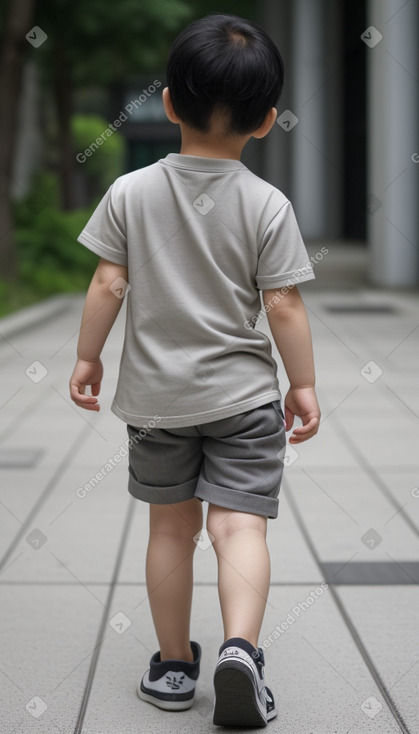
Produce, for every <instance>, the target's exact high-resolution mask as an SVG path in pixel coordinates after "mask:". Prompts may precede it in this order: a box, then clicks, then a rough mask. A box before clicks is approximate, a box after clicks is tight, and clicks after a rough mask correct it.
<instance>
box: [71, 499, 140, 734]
mask: <svg viewBox="0 0 419 734" xmlns="http://www.w3.org/2000/svg"><path fill="white" fill-rule="evenodd" d="M134 507H136V500H135V499H134V497H130V499H129V501H128V504H127V512H126V515H125V521H124V525H123V528H122V533H121V537H120V541H119V548H118V550H117V554H116V560H115V566H114V570H113V573H112V577H111V581H110V584H109V590H108V595H107V598H106V602H105V605H104V610H103V614H102V619H101V622H100V625H99V629H98V634H97V637H96V644H95V648H94V652H93V656H92V659H91V661H90V667H89V672H88V674H87V680H86V686H85V689H84V693H83V698H82V701H81V704H80V709H79V713H78V716H77V722H76V726H75V729H74V734H81V731H82V728H83V723H84V717H85V715H86V710H87V706H88V703H89V698H90V693H91V690H92V686H93V679H94V676H95V673H96V667H97V663H98V660H99V655H100V650H101V647H102V642H103V638H104V635H105V631H106V626H107V624H108V614H109V612H110V608H111V604H112V601H113V596H114V593H115V587H116V586H117V581H118V576H119V572H120V570H121V565H122V559H123V555H124V552H125V548H126V545H127V541H128V535H129V531H130V528H131V523H132V520H133V517H134Z"/></svg>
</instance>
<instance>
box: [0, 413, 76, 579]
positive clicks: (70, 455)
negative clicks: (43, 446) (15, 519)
mask: <svg viewBox="0 0 419 734" xmlns="http://www.w3.org/2000/svg"><path fill="white" fill-rule="evenodd" d="M87 432H88V428H87V426H84V427H83V428H82V430H81V431H80V433H79V435H78V436H77V438H76V440H75V441H74V442H73V443H72V445H71V446H70V448H69V450H68V451H67V453H66V454H65V455H64V457H63V459H62V461H61V462H60V463H59V464H58V466H57V467H56V469H55V471H54V473H53V474H52V476H51V477H50V479H49V480H48V482H47V484H46V487H45V489H44V490H43V491H42V493H41V494H40V496H39V497H38V499H37V500H36V502H35V504H34V505H33V507H32V509H31V510H30V511H29V513H28V515H27V516H26V518H25V519H24V520H23V523H22V526H21V528H20V530H18V532H17V533H16V535H15V537H14V538H13V540H12V542H11V543H10V545H9V547H8V548H7V550H6V552H5V553H4V555H3V557H2V558H1V559H0V571H1V570H2V569H3V567H4V566H5V564H6V563H7V561H8V560H9V558H10V556H11V554H12V553H13V551H14V549H15V548H16V546H17V545H18V543H19V542H20V540H21V539H22V538H23V536H24V534H25V533H26V531H27V530H28V529H29V527H30V524H31V523H32V520H33V519H34V518H35V517H36V516H37V514H38V512H39V510H40V509H41V507H42V505H43V504H44V502H45V501H46V499H47V498H48V496H49V495H50V493H51V492H52V490H53V489H54V487H55V486H56V481H57V479H58V478H59V477H61V476H62V475H63V474H64V472H65V470H66V469H67V467H68V466H69V465H70V464H71V462H72V461H73V460H74V457H75V455H76V453H77V451H78V449H79V448H80V447H81V446H82V445H83V443H84V441H85V436H86V435H87Z"/></svg>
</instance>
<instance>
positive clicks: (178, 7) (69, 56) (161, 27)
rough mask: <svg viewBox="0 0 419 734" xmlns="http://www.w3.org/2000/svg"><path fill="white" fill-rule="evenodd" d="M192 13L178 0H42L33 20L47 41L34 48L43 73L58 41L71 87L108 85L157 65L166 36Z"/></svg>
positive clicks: (163, 52) (51, 66)
mask: <svg viewBox="0 0 419 734" xmlns="http://www.w3.org/2000/svg"><path fill="white" fill-rule="evenodd" d="M193 14H194V12H193V9H192V3H188V2H184V1H183V0H153V1H152V2H150V0H118V2H115V0H42V2H39V4H38V6H37V11H36V23H37V25H39V26H40V27H41V28H42V29H43V30H44V31H45V33H46V34H47V35H48V39H49V40H50V42H49V43H44V44H42V46H40V47H39V49H36V54H37V57H38V59H39V60H41V61H42V63H43V67H44V72H45V76H46V77H49V75H50V74H51V75H53V72H54V61H56V58H55V56H56V50H57V48H58V47H59V50H60V54H61V55H62V56H63V57H65V59H66V61H67V64H68V70H69V74H70V78H71V81H72V84H73V86H74V87H78V86H85V85H90V84H93V85H105V86H107V85H109V84H111V83H112V82H113V81H114V80H121V79H123V78H124V77H125V76H126V75H127V74H132V73H135V72H147V71H151V70H153V71H154V70H155V69H156V68H159V67H161V65H162V63H164V60H165V57H166V55H167V50H168V42H170V40H171V38H174V37H175V35H176V34H177V33H178V32H179V30H180V29H181V28H182V27H183V26H184V25H186V24H187V23H188V22H189V21H190V20H191V19H192V17H193Z"/></svg>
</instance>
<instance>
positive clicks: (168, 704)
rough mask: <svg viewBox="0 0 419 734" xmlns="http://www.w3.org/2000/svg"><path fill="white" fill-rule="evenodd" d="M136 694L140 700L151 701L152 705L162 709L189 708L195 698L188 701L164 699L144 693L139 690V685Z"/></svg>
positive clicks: (182, 709)
mask: <svg viewBox="0 0 419 734" xmlns="http://www.w3.org/2000/svg"><path fill="white" fill-rule="evenodd" d="M137 696H138V698H140V699H141V700H142V701H147V703H152V704H153V705H154V706H157V708H159V709H163V710H164V711H186V709H190V708H191V707H192V706H193V703H194V700H195V698H194V697H193V698H191V699H189V700H188V701H164V700H162V699H161V698H157V697H156V696H152V695H151V694H149V693H145V692H144V691H142V690H141V688H140V686H138V687H137Z"/></svg>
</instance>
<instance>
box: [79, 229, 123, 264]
mask: <svg viewBox="0 0 419 734" xmlns="http://www.w3.org/2000/svg"><path fill="white" fill-rule="evenodd" d="M77 242H80V244H82V245H84V246H85V247H87V248H88V249H89V250H91V251H92V252H94V253H95V255H99V256H100V257H103V258H105V260H110V262H113V263H115V264H116V265H124V266H125V267H126V266H127V258H126V257H124V255H122V254H120V253H118V252H116V251H115V250H112V249H111V248H110V247H108V246H107V245H104V244H103V242H100V240H97V239H96V237H94V236H93V235H91V234H89V232H86V231H83V232H81V233H80V234H79V236H78V237H77Z"/></svg>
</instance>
